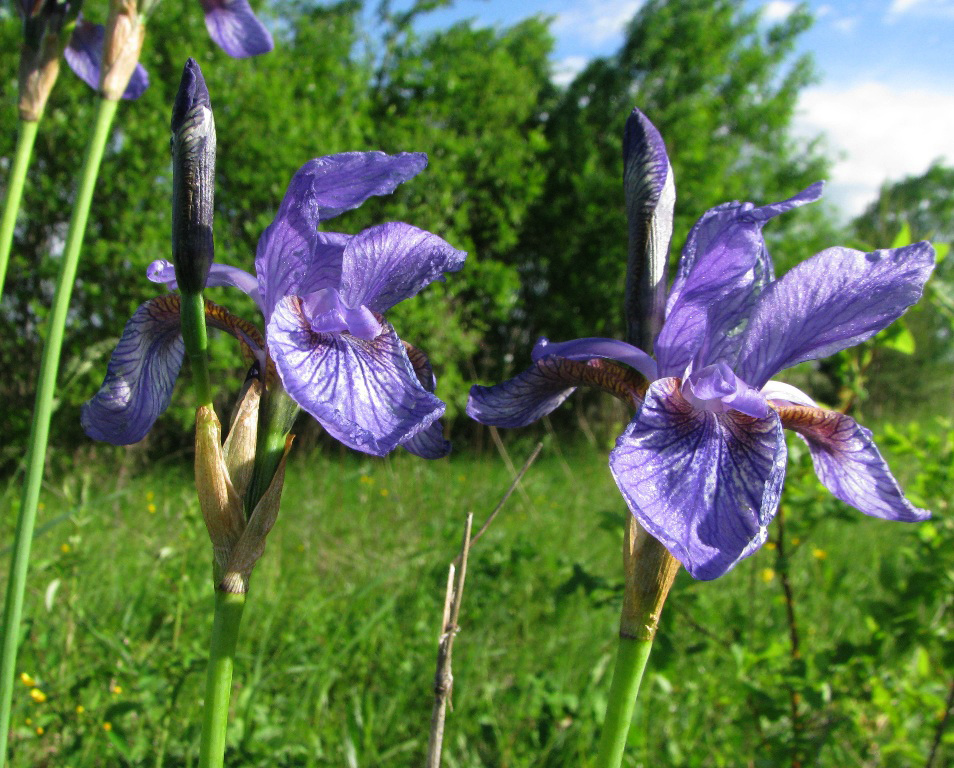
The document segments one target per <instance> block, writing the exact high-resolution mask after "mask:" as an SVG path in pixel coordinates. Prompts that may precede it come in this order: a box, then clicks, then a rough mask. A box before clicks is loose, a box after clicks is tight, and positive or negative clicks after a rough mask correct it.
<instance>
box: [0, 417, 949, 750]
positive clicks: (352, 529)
mask: <svg viewBox="0 0 954 768" xmlns="http://www.w3.org/2000/svg"><path fill="white" fill-rule="evenodd" d="M932 441H933V442H932ZM547 442H548V444H547V447H546V448H545V450H544V452H543V454H542V456H541V458H540V459H539V460H538V461H537V463H536V464H535V465H534V467H533V468H532V469H531V471H530V473H529V474H528V476H527V477H526V479H525V481H524V483H523V489H522V492H521V493H517V494H514V496H513V497H512V499H511V501H510V502H509V504H508V507H507V508H506V509H505V510H504V512H503V513H502V515H501V517H500V518H499V519H498V520H497V521H496V522H495V523H494V526H493V527H492V528H491V529H490V531H489V532H488V534H487V535H486V536H485V537H484V538H483V539H482V540H481V541H480V542H479V543H478V544H477V546H476V548H475V550H474V552H473V553H472V556H471V562H470V567H469V573H468V585H467V591H466V594H465V598H464V604H463V609H462V620H461V633H460V635H459V637H458V641H457V644H456V645H455V654H454V679H455V683H454V697H453V711H452V712H450V714H449V716H448V723H447V731H446V736H445V763H444V764H445V765H446V766H448V767H449V768H455V767H461V768H463V767H464V766H466V767H468V768H469V767H471V766H500V767H501V768H503V767H504V766H513V767H518V766H519V767H522V766H586V765H587V764H588V762H589V761H590V760H592V757H593V753H594V750H595V743H596V738H597V727H596V723H597V722H598V720H599V719H600V718H601V716H602V712H603V711H604V709H605V704H606V702H605V695H606V691H607V690H608V688H609V673H610V667H611V664H610V662H611V656H612V653H613V649H614V647H615V640H614V635H615V631H616V626H617V622H618V610H619V587H620V570H621V556H620V551H619V550H620V537H621V531H622V520H623V514H624V507H623V503H622V500H621V498H620V496H619V494H618V492H617V491H616V488H615V485H614V483H613V480H612V478H611V476H610V474H609V471H608V468H607V465H606V452H607V451H606V448H605V446H593V445H590V444H587V443H584V442H582V441H580V443H579V444H575V443H571V442H568V441H567V440H560V441H557V440H556V438H553V437H552V436H551V437H549V438H547ZM886 442H887V445H886V446H885V447H886V453H888V454H889V459H890V460H891V461H892V463H893V464H895V465H897V466H898V467H899V468H900V472H899V474H901V475H902V476H905V477H906V478H907V480H908V482H907V486H908V487H909V488H910V489H911V493H912V495H913V496H915V497H916V498H918V500H919V501H920V502H921V503H923V504H926V505H933V506H934V508H935V509H939V508H940V507H942V506H943V504H946V501H947V499H946V493H948V492H949V490H950V487H951V484H950V481H951V480H952V477H951V469H950V467H951V463H952V462H951V456H952V453H951V451H952V443H954V432H952V431H951V430H950V428H949V426H947V425H941V426H938V427H937V428H936V429H935V430H934V431H933V432H929V433H927V434H925V433H923V430H922V431H918V430H917V428H905V429H901V430H894V431H890V430H889V432H888V439H887V441H886ZM508 446H509V452H510V454H511V456H512V460H513V462H514V463H515V464H517V465H519V464H520V463H521V462H522V460H523V458H524V457H525V456H526V455H527V454H529V452H530V450H531V448H532V442H531V438H529V437H527V433H522V435H521V437H520V438H518V439H516V440H513V441H512V442H510V443H508ZM919 446H921V447H919ZM932 446H933V447H932ZM918 451H920V453H918ZM945 451H946V453H945ZM793 452H794V453H796V454H797V455H796V456H795V457H794V460H793V462H792V464H791V471H790V480H789V484H788V485H789V487H788V488H787V489H786V497H785V498H786V502H785V504H786V506H785V507H784V513H785V518H784V521H783V522H784V529H783V530H784V539H783V541H782V542H781V544H782V546H781V548H779V547H778V545H777V544H776V547H775V549H765V550H763V551H762V552H760V553H759V554H758V555H757V556H755V557H753V558H751V559H749V560H748V561H746V562H744V563H742V564H741V565H740V566H739V567H738V568H736V569H735V570H734V571H733V572H731V573H730V574H729V575H728V576H726V577H725V578H723V579H721V580H720V581H718V582H716V583H700V582H694V581H692V579H690V578H689V577H688V576H687V575H686V574H685V573H682V574H680V576H679V578H678V579H677V582H676V586H675V588H674V590H673V594H672V596H671V598H670V601H669V603H668V604H667V607H666V611H665V613H664V616H663V624H662V629H661V632H660V637H659V639H658V640H657V643H656V647H655V649H654V652H653V656H652V657H651V658H650V662H649V669H648V673H647V678H646V682H645V684H644V690H643V693H642V698H641V702H640V706H639V707H638V710H637V715H636V721H635V725H634V729H633V732H632V734H631V737H630V745H629V750H628V753H627V763H626V764H627V765H629V766H637V765H640V766H641V765H647V766H648V765H653V766H739V765H750V766H762V765H765V766H774V765H792V766H795V765H799V764H800V765H826V766H839V767H840V766H855V765H857V766H875V765H885V766H910V765H926V764H927V760H928V755H929V753H930V750H931V747H932V744H933V741H934V739H935V737H936V735H937V733H938V730H939V727H938V726H939V723H940V719H941V715H942V713H943V711H944V703H945V697H946V695H947V690H948V686H949V685H950V672H949V671H947V672H945V671H944V670H945V669H946V670H950V669H951V668H952V667H951V662H952V659H950V658H949V657H950V656H951V653H952V651H951V649H950V631H951V627H950V618H949V615H948V614H947V613H946V611H947V610H949V604H950V595H951V580H952V578H954V577H952V573H954V565H952V555H951V552H952V549H954V548H952V547H951V546H950V544H951V543H952V541H954V531H952V530H951V526H950V521H949V520H945V519H943V518H942V519H941V520H940V521H939V522H937V523H931V524H929V525H928V526H902V525H897V524H889V523H884V522H882V521H877V520H872V519H869V518H862V517H861V516H860V515H856V514H855V513H854V512H853V511H851V510H847V509H846V508H845V507H844V506H843V505H841V504H839V503H838V502H836V501H834V500H832V499H831V497H830V496H828V495H827V492H825V491H824V490H823V489H821V488H820V486H818V484H817V482H816V481H815V480H814V478H813V476H812V474H811V470H810V462H809V461H808V459H807V457H806V456H805V455H804V451H802V450H800V449H798V447H797V446H796V445H795V444H793ZM293 455H294V456H295V457H294V460H293V462H292V463H291V466H290V469H289V473H288V478H287V482H286V488H285V496H284V503H283V509H282V513H281V515H280V517H279V521H278V523H277V525H276V527H275V529H274V531H273V532H272V534H271V535H270V538H269V543H268V548H267V551H266V554H265V556H264V557H263V559H262V561H261V562H260V564H259V566H258V567H257V569H256V571H255V575H254V577H253V581H252V588H251V592H250V596H249V603H248V607H247V609H246V612H245V619H244V624H243V630H242V636H241V638H240V641H239V658H238V662H237V666H236V685H235V693H234V696H233V715H232V717H233V719H232V725H231V731H230V736H229V739H230V740H229V752H228V755H227V764H229V765H234V766H303V767H304V766H362V767H364V766H400V765H419V764H421V763H422V761H423V752H424V749H425V747H426V742H427V728H428V723H429V717H430V708H431V702H432V691H431V687H432V678H433V673H434V662H435V654H436V647H437V633H438V630H439V625H440V618H441V616H440V614H441V605H442V600H443V589H444V584H445V579H446V568H447V564H448V563H449V562H450V561H451V560H452V559H453V557H454V556H455V554H456V551H457V548H458V546H459V542H460V537H461V534H462V530H463V524H464V518H465V516H466V514H467V512H468V511H473V512H474V513H475V516H476V518H477V523H478V524H479V523H480V522H481V521H482V520H483V518H484V517H485V516H486V515H487V514H488V513H489V512H490V510H491V509H492V508H493V506H494V505H495V504H496V502H497V501H498V499H499V498H500V496H501V495H502V494H503V492H504V491H505V489H506V487H507V485H508V484H509V480H510V474H509V471H508V469H507V468H506V466H505V464H504V462H502V461H501V459H500V457H499V456H497V455H496V454H493V455H491V454H487V455H484V456H481V457H476V458H475V457H472V456H465V455H454V456H453V457H452V458H451V459H450V460H446V461H440V462H424V461H421V460H417V459H415V458H414V457H411V456H409V455H404V454H402V455H396V456H394V457H392V458H389V459H385V460H371V459H368V458H366V457H362V456H359V455H357V454H353V453H349V452H346V451H343V450H342V451H337V450H334V451H330V452H324V453H321V452H315V453H311V454H310V455H305V453H304V452H299V453H297V454H293ZM945 462H946V463H945ZM186 463H187V461H186V459H185V458H184V457H180V460H173V461H170V462H167V463H166V464H164V465H163V466H161V467H156V468H154V469H153V470H150V471H148V472H144V473H138V474H136V475H135V476H129V475H128V474H127V473H124V472H122V471H119V472H113V471H110V468H109V467H107V466H105V465H102V464H96V463H92V464H89V463H87V464H86V465H84V466H82V468H80V467H77V469H76V470H75V471H74V472H71V473H65V474H63V475H61V476H60V477H59V478H58V480H57V481H56V483H55V487H54V486H51V487H50V488H49V489H48V491H47V493H45V504H46V507H45V509H43V510H42V512H41V519H40V523H41V525H42V524H43V522H44V521H50V520H56V519H60V520H61V522H59V523H58V524H56V525H54V526H53V527H52V528H49V529H48V530H47V531H46V532H45V533H44V534H43V535H42V536H40V537H39V538H38V540H37V542H36V546H35V550H34V551H35V559H34V564H33V567H32V571H31V576H30V590H29V593H28V595H27V605H26V611H25V614H26V616H27V617H28V624H27V628H26V637H25V639H24V643H23V650H22V652H21V655H20V670H21V671H22V672H24V673H26V674H27V675H29V676H30V677H32V678H33V680H29V679H28V680H27V683H30V684H25V683H19V684H18V690H17V695H16V700H15V703H14V730H13V733H12V737H11V745H12V760H11V763H10V765H11V766H12V767H13V768H25V767H26V766H40V767H42V766H65V765H68V766H76V768H85V767H86V766H113V765H129V766H188V765H192V764H194V761H195V754H196V749H197V744H198V736H199V734H198V722H199V719H198V710H199V698H200V696H201V690H202V682H203V679H204V664H205V654H206V643H207V641H208V635H209V629H210V623H211V595H210V588H209V583H210V571H211V568H210V554H209V547H208V541H207V537H206V534H205V531H204V528H203V525H202V521H201V518H200V516H199V514H198V510H197V505H196V503H195V501H194V499H193V491H192V490H191V488H190V485H189V474H188V467H187V466H185V465H186ZM15 486H16V483H11V487H13V488H14V490H12V491H8V492H7V498H6V499H5V500H6V501H10V497H15V496H16V492H15ZM12 520H13V516H12V514H11V515H8V518H7V520H6V525H7V530H8V531H9V530H12ZM778 531H779V526H775V530H774V535H775V536H776V537H777V536H778ZM4 540H5V541H9V535H7V536H6V537H5V539H4ZM776 541H777V538H776ZM785 585H787V586H788V587H789V589H790V592H791V595H792V598H791V600H786V596H785V589H784V586H785ZM789 607H791V608H792V610H793V612H794V616H795V629H796V633H797V635H798V638H799V642H800V654H799V655H798V656H795V655H793V653H792V647H791V631H792V623H791V621H790V620H789V612H788V608H789ZM939 750H940V752H939V754H936V756H935V763H934V765H935V767H938V766H941V765H944V764H945V762H944V761H945V760H950V759H952V758H954V745H952V744H951V737H950V735H948V736H947V737H946V741H945V742H944V743H942V744H941V746H940V747H939ZM945 750H946V751H945Z"/></svg>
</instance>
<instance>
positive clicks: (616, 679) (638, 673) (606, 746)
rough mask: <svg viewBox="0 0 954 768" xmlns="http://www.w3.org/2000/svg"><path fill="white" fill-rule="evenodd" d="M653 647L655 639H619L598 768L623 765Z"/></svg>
mask: <svg viewBox="0 0 954 768" xmlns="http://www.w3.org/2000/svg"><path fill="white" fill-rule="evenodd" d="M652 647H653V641H652V638H649V639H645V640H639V639H636V638H633V637H625V636H623V635H620V638H619V648H618V649H617V653H616V666H615V667H614V668H613V682H612V684H611V685H610V694H609V705H608V706H607V709H606V720H605V721H604V722H603V733H602V734H601V735H600V748H599V753H598V754H597V757H596V768H619V766H620V765H621V764H622V762H623V752H624V751H625V749H626V737H627V735H628V734H629V726H630V723H632V721H633V712H634V711H635V709H636V697H637V695H638V694H639V684H640V682H642V679H643V670H644V669H646V661H647V660H648V659H649V652H650V651H651V650H652Z"/></svg>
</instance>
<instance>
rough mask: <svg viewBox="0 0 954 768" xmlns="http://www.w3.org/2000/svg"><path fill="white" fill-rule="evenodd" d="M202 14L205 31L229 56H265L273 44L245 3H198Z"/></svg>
mask: <svg viewBox="0 0 954 768" xmlns="http://www.w3.org/2000/svg"><path fill="white" fill-rule="evenodd" d="M199 2H200V3H201V5H202V10H203V11H204V13H205V27H206V29H208V30H209V37H211V38H212V39H213V40H214V41H215V42H216V43H217V44H218V45H219V46H220V47H221V48H222V50H223V51H225V52H226V53H227V54H228V55H229V56H233V57H234V58H236V59H244V58H248V57H249V56H257V55H259V54H262V53H268V52H269V51H270V50H272V48H274V47H275V44H274V43H273V42H272V36H271V35H270V34H269V32H268V30H267V29H265V27H264V26H263V25H262V22H260V21H259V20H258V18H257V17H256V16H255V14H254V12H253V11H252V9H251V8H250V7H249V4H248V0H199Z"/></svg>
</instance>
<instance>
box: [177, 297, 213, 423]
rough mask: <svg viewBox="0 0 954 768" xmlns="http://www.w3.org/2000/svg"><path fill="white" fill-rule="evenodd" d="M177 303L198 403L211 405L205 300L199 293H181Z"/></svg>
mask: <svg viewBox="0 0 954 768" xmlns="http://www.w3.org/2000/svg"><path fill="white" fill-rule="evenodd" d="M180 301H181V303H180V304H179V307H180V309H179V315H180V318H181V320H182V338H183V340H184V341H185V347H186V354H187V355H188V356H189V362H190V363H191V365H192V378H193V384H194V385H195V393H196V397H198V400H199V405H200V406H202V405H206V406H208V407H210V408H211V407H212V380H211V378H210V376H209V335H208V331H207V330H206V327H205V301H204V300H203V298H202V294H201V293H183V294H182V296H181V299H180Z"/></svg>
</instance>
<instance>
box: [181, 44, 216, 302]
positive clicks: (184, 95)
mask: <svg viewBox="0 0 954 768" xmlns="http://www.w3.org/2000/svg"><path fill="white" fill-rule="evenodd" d="M214 200H215V120H214V119H213V117H212V104H211V101H210V100H209V89H208V88H207V87H206V85H205V79H204V78H203V77H202V71H201V70H200V69H199V65H198V64H197V63H196V61H195V59H189V60H188V61H187V62H186V65H185V68H184V69H183V72H182V80H181V82H180V83H179V92H178V93H177V94H176V100H175V104H174V105H173V108H172V260H173V263H174V264H175V268H176V280H177V281H178V283H179V290H180V291H181V292H182V293H183V294H199V293H201V291H202V289H203V288H204V287H205V281H206V279H207V278H208V275H209V269H210V268H211V266H212V257H213V255H214V252H215V243H214V240H213V236H212V212H213V205H214Z"/></svg>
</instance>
